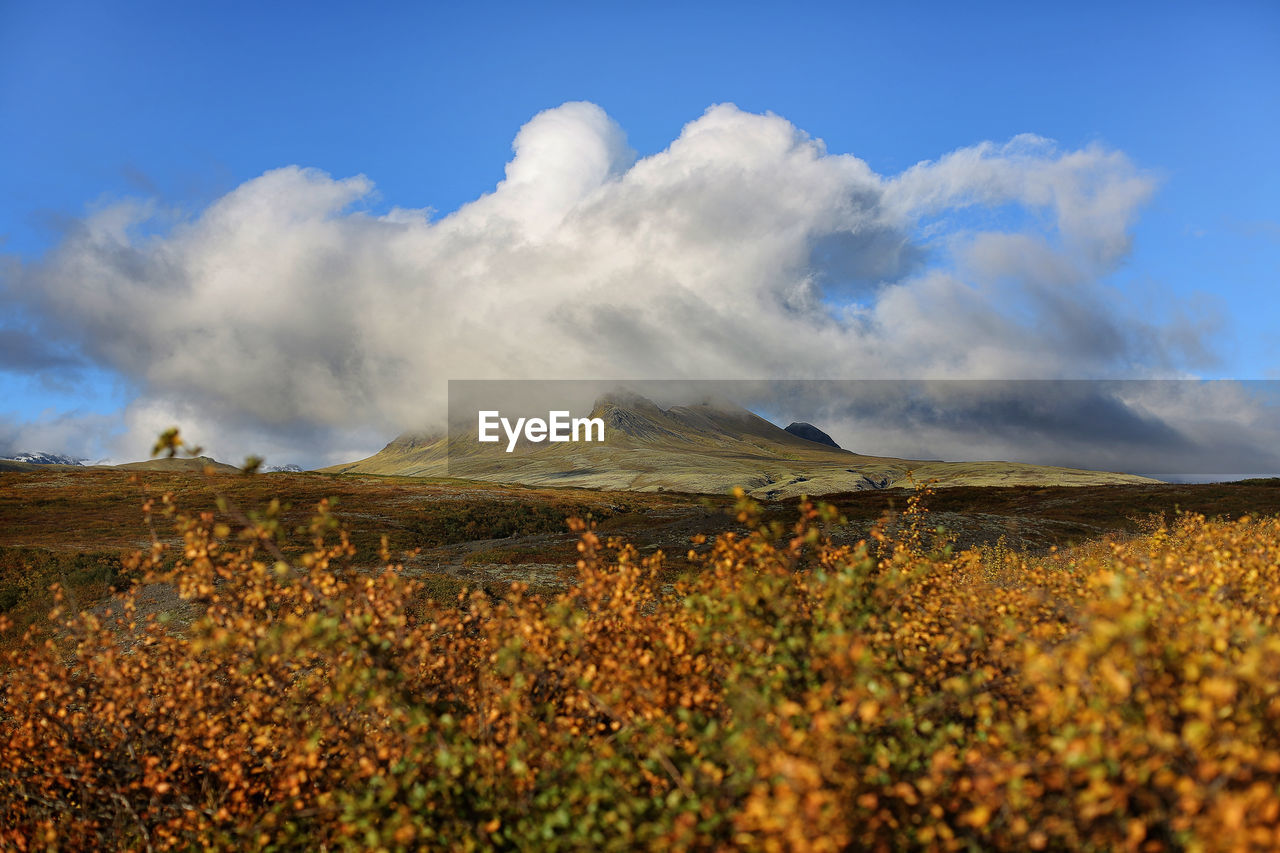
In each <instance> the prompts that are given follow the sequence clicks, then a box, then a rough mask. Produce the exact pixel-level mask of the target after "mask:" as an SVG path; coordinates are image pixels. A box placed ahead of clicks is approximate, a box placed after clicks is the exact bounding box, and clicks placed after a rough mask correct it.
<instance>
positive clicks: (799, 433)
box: [787, 421, 840, 450]
mask: <svg viewBox="0 0 1280 853" xmlns="http://www.w3.org/2000/svg"><path fill="white" fill-rule="evenodd" d="M787 432H789V433H791V434H792V435H794V436H796V437H797V438H803V439H804V440H805V441H812V442H816V443H817V444H825V445H827V446H828V447H834V448H835V449H836V450H839V449H840V445H838V444H836V443H835V440H834V439H832V438H831V436H829V435H827V434H826V433H825V432H823V431H822V430H820V429H818V428H817V427H816V426H814V425H813V424H809V423H805V422H804V421H796V422H794V423H793V424H791V426H789V427H787Z"/></svg>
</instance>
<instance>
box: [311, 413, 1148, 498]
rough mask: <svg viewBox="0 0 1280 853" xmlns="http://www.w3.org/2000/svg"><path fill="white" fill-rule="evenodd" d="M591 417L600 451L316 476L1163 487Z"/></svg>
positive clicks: (822, 489) (691, 423)
mask: <svg viewBox="0 0 1280 853" xmlns="http://www.w3.org/2000/svg"><path fill="white" fill-rule="evenodd" d="M589 417H592V418H600V419H601V420H602V421H603V422H604V425H605V430H604V437H605V440H604V441H603V442H592V443H588V442H561V443H553V442H549V441H546V442H541V443H535V442H530V441H527V440H525V439H524V438H521V439H519V440H518V441H517V442H516V444H515V447H514V451H513V452H510V453H508V452H507V439H506V437H505V436H504V434H503V433H502V432H501V431H499V436H500V438H499V440H498V441H497V442H494V443H481V442H480V441H479V430H478V425H477V428H471V429H466V430H456V431H455V432H454V434H452V435H450V436H442V435H432V434H426V433H406V434H404V435H401V436H399V437H397V438H396V439H394V440H393V441H391V442H390V443H388V444H387V446H386V447H384V448H383V449H382V450H380V451H378V452H377V453H375V454H374V455H373V456H370V457H368V458H367V459H362V460H359V461H357V462H351V463H348V464H345V465H334V466H332V467H329V468H324V469H321V470H322V471H324V472H327V473H335V474H342V473H351V474H382V475H396V476H409V477H445V476H449V477H455V478H461V479H468V480H486V481H490V482H499V483H521V484H525V485H531V486H576V487H580V488H594V489H618V490H634V491H662V490H670V491H681V492H701V493H712V494H724V493H725V492H728V491H729V490H731V489H732V488H733V487H735V486H741V487H743V488H744V489H746V490H747V491H748V493H750V494H751V495H752V496H754V497H760V498H786V497H792V496H795V495H799V494H809V495H824V494H833V493H836V492H850V491H860V490H863V489H882V488H888V487H893V486H905V485H909V484H911V483H913V482H914V483H925V482H929V481H930V480H936V481H937V485H941V486H959V485H1010V486H1012V485H1103V484H1111V483H1151V482H1156V481H1154V480H1150V479H1147V478H1144V477H1137V476H1133V475H1129V474H1112V473H1107V472H1099V471H1083V470H1079V469H1073V468H1056V467H1048V466H1038V465H1025V464H1021V463H1016V462H939V461H922V460H909V459H895V458H891V457H878V456H866V455H863V454H858V453H853V452H850V451H847V450H841V449H840V448H839V447H837V446H835V442H834V441H832V440H831V438H830V436H828V435H827V434H826V433H824V432H822V431H821V430H819V429H817V428H816V427H813V426H812V425H810V424H792V427H798V428H801V431H802V432H804V433H806V434H804V435H801V434H797V432H796V430H793V429H790V428H789V429H782V428H781V427H778V426H775V425H774V424H772V423H770V422H769V421H767V420H765V419H764V418H762V417H760V416H758V415H756V414H754V413H752V412H750V411H748V410H746V409H744V408H742V407H740V406H737V405H734V404H732V403H727V402H724V401H704V402H701V403H695V404H691V405H684V406H672V407H670V408H662V407H661V406H659V405H657V404H656V403H654V402H653V401H652V400H648V399H646V398H644V397H641V396H638V395H635V394H629V393H614V394H608V395H605V396H603V397H601V398H599V399H598V400H597V401H596V403H595V405H594V406H593V408H592V411H591V413H590V415H589ZM804 427H809V430H804V429H803V428H804ZM810 430H811V431H810ZM823 439H825V441H824V440H823Z"/></svg>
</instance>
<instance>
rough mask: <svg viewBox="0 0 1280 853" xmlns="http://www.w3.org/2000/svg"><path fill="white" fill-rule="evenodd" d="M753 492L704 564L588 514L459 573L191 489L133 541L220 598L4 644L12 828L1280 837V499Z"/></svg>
mask: <svg viewBox="0 0 1280 853" xmlns="http://www.w3.org/2000/svg"><path fill="white" fill-rule="evenodd" d="M739 497H740V500H739V504H738V507H737V511H738V513H739V519H740V521H742V522H743V523H744V524H745V525H746V529H747V530H749V531H751V532H748V533H745V534H735V533H726V534H722V535H721V536H720V537H718V538H717V539H716V540H715V542H714V543H712V546H711V548H710V550H709V551H705V552H704V553H700V554H697V555H690V557H689V559H690V560H694V561H696V562H697V564H698V565H699V567H700V571H698V572H696V573H693V574H691V575H689V576H688V577H687V579H685V580H682V581H681V582H679V583H677V584H674V585H672V584H670V583H668V582H667V581H668V579H669V578H668V576H667V575H666V574H665V573H664V572H663V557H662V555H661V554H658V555H655V556H651V557H641V556H640V555H639V554H638V553H637V551H636V550H635V549H634V548H632V547H630V546H628V545H627V544H626V543H624V542H620V541H613V540H602V539H601V537H600V536H599V535H598V533H597V532H596V531H595V530H593V529H592V527H591V525H590V524H588V523H586V522H583V521H581V520H577V521H574V522H573V524H574V525H575V529H576V530H578V532H579V533H580V534H581V539H580V543H579V546H578V547H579V551H580V554H579V557H580V559H579V560H578V561H577V573H578V575H577V581H576V583H575V584H573V585H572V586H571V587H569V588H568V589H567V590H565V591H564V592H562V593H558V594H555V595H544V596H533V595H530V594H529V593H528V590H527V589H526V588H524V587H522V586H521V585H519V584H514V585H512V586H511V587H510V589H508V590H504V591H502V593H501V594H497V593H496V592H495V591H493V590H490V591H489V592H487V593H486V592H484V591H476V592H474V593H469V594H468V593H463V594H462V595H460V596H458V597H455V596H454V593H455V589H456V588H455V587H454V586H453V585H451V584H448V583H443V582H441V581H439V580H433V581H432V586H431V587H430V588H424V587H423V585H422V584H420V583H418V582H416V581H414V580H412V579H408V578H405V577H404V576H403V573H402V572H401V571H399V570H398V569H397V567H395V566H392V565H384V567H383V568H382V569H381V570H379V571H376V572H369V571H367V570H365V571H361V570H358V569H357V568H356V567H357V566H359V565H367V563H366V564H361V563H357V562H356V561H355V560H354V558H355V556H356V555H355V553H354V551H355V549H354V548H353V547H352V546H351V544H350V542H349V541H348V540H347V538H346V536H345V534H344V533H343V531H342V530H341V529H340V528H339V526H338V525H337V523H336V521H335V520H334V518H333V516H332V513H331V512H330V511H329V508H328V506H327V505H325V504H321V505H320V507H319V508H318V511H317V513H316V516H315V518H314V520H313V521H312V523H311V527H310V537H311V547H310V550H309V551H308V552H307V553H305V554H304V555H302V556H301V557H297V558H286V555H285V554H284V552H282V551H281V550H280V548H279V547H278V545H277V544H276V540H277V539H278V537H279V535H280V526H279V524H278V507H276V508H275V509H273V508H272V507H267V508H266V509H265V510H263V511H262V512H260V513H258V514H254V515H249V514H245V515H244V516H240V515H238V514H237V513H234V512H230V511H229V510H230V508H228V507H226V506H223V507H220V509H219V511H217V512H214V511H201V512H187V511H184V510H183V509H181V508H179V507H178V506H177V504H176V503H175V501H174V499H173V498H172V496H171V495H167V496H165V497H163V498H160V499H158V500H156V501H155V502H154V503H151V504H148V506H147V507H146V511H147V512H148V513H149V514H151V515H157V516H162V517H164V518H165V519H167V520H169V521H171V522H172V523H173V524H174V525H175V526H176V529H177V531H178V533H179V534H180V536H181V539H182V545H181V546H180V547H179V548H177V549H176V553H174V552H173V551H174V549H171V548H169V547H168V546H166V545H165V544H164V542H163V541H162V540H160V539H157V541H156V543H155V544H154V545H153V547H152V548H151V550H150V551H148V552H140V553H137V554H134V555H132V556H131V557H130V558H128V559H127V560H125V565H124V571H125V574H126V575H127V576H128V577H134V578H137V579H138V581H139V583H140V584H151V585H154V584H170V585H173V586H174V587H176V589H177V590H178V592H179V594H180V595H181V596H182V597H183V598H184V599H186V600H188V601H190V602H192V603H194V604H196V605H198V612H199V615H198V616H197V617H196V618H194V619H193V620H190V621H179V620H172V619H171V620H168V621H166V619H165V617H164V615H163V614H161V615H153V616H150V617H147V618H143V617H141V616H139V615H138V610H137V607H138V605H137V595H138V589H135V590H133V591H131V592H130V593H126V594H124V595H121V596H119V597H118V598H116V599H114V600H113V603H112V605H111V607H110V612H105V611H97V612H81V613H76V612H72V611H73V610H74V608H69V607H66V608H64V610H63V611H60V612H56V613H55V618H56V620H57V622H56V625H57V628H56V630H46V631H45V632H44V633H43V634H41V635H37V634H35V633H30V634H29V635H28V638H27V642H26V643H25V645H24V646H22V647H21V648H20V649H19V650H15V651H12V652H10V653H8V654H7V655H6V657H5V658H4V661H3V668H4V679H3V686H2V687H0V842H3V843H4V844H5V845H6V846H9V847H14V848H17V849H116V848H126V849H172V848H182V849H187V848H193V847H194V848H213V849H242V848H270V849H306V850H318V849H349V850H373V849H387V850H399V849H419V848H427V849H453V850H470V849H529V848H538V849H635V848H664V849H669V848H675V849H711V848H743V849H774V850H783V849H791V850H837V849H849V848H854V849H862V848H866V849H883V850H898V849H939V850H960V849H1007V850H1025V849H1064V848H1076V849H1098V850H1103V849H1134V850H1163V849H1204V850H1214V849H1244V848H1246V847H1248V846H1250V845H1253V846H1256V847H1259V848H1268V847H1276V846H1280V835H1278V834H1277V832H1278V829H1280V795H1278V793H1277V792H1278V791H1280V787H1278V786H1280V725H1278V723H1280V719H1278V718H1280V634H1277V618H1278V615H1280V522H1277V521H1276V520H1275V519H1241V520H1238V521H1235V522H1208V521H1206V520H1205V519H1203V518H1201V517H1198V516H1184V517H1182V518H1180V519H1179V520H1178V521H1177V522H1176V523H1173V524H1171V525H1169V526H1158V527H1155V528H1154V529H1152V530H1150V531H1148V532H1147V533H1146V534H1145V535H1143V536H1140V537H1137V538H1133V539H1130V540H1128V541H1124V542H1110V543H1106V544H1105V545H1103V546H1100V547H1094V548H1091V549H1087V550H1082V551H1079V552H1077V551H1064V552H1060V553H1054V554H1050V555H1047V556H1043V557H1029V556H1027V555H1024V554H1019V553H1018V552H1016V551H1013V550H1011V549H1008V548H1002V547H996V548H989V549H986V550H983V551H966V552H962V553H954V552H953V551H952V549H951V548H950V547H949V546H947V544H946V542H945V540H944V539H939V538H938V537H937V536H935V534H934V531H933V530H932V529H931V526H930V524H929V521H928V513H927V511H926V508H925V506H924V505H923V504H922V502H921V501H920V500H919V499H918V498H917V499H916V500H913V501H912V502H911V504H910V505H909V506H908V507H907V509H906V512H905V513H904V514H903V515H902V517H900V518H899V519H898V521H897V523H896V524H895V525H894V527H893V530H894V531H895V532H894V533H893V535H892V536H890V535H888V534H886V533H885V532H884V531H883V529H877V530H875V531H873V534H872V537H871V538H870V540H869V541H867V542H861V543H859V544H857V545H852V546H850V545H845V546H837V545H834V544H833V543H832V542H831V540H830V539H829V538H828V536H827V533H828V532H829V531H830V530H831V529H832V528H833V527H836V526H838V525H839V524H840V519H839V518H837V517H836V515H835V513H834V511H833V510H831V509H830V508H827V507H823V506H819V505H814V504H813V503H810V502H807V501H805V502H802V503H801V505H800V510H799V517H798V519H797V521H796V523H795V524H794V525H793V526H789V527H787V526H783V525H781V524H779V523H777V522H772V523H768V524H766V523H762V522H761V520H760V516H759V513H758V508H757V507H755V506H754V505H753V504H752V503H751V502H750V501H748V500H747V499H745V498H742V497H741V496H739ZM233 517H234V518H236V519H239V521H238V522H237V523H236V524H231V523H229V521H228V519H229V518H233ZM381 558H382V560H383V562H384V564H385V563H387V562H389V559H388V556H387V555H386V553H385V549H384V553H383V554H382V555H381ZM140 588H141V587H139V589H140Z"/></svg>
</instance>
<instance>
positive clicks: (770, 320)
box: [0, 0, 1280, 466]
mask: <svg viewBox="0 0 1280 853" xmlns="http://www.w3.org/2000/svg"><path fill="white" fill-rule="evenodd" d="M690 5H692V4H664V3H650V4H643V5H638V6H635V7H625V8H624V7H623V6H621V5H619V4H586V3H545V4H524V3H521V4H517V3H509V4H508V3H487V4H448V5H446V4H420V3H414V4H408V3H406V4H396V3H373V4H331V3H316V2H312V3H287V2H284V3H272V4H260V3H255V4H250V3H234V2H219V3H216V4H215V3H202V2H190V3H181V4H174V3H130V2H124V3H113V4H100V3H83V4H81V3H58V2H40V3H35V2H12V0H0V134H2V138H3V139H4V143H3V145H2V146H0V152H2V153H0V455H4V454H6V453H13V452H17V451H36V450H40V451H48V452H60V453H68V454H71V455H75V456H78V457H84V458H88V459H92V460H98V459H111V460H114V461H126V460H129V459H138V458H144V457H145V456H146V455H147V451H148V450H149V448H150V445H151V443H152V441H153V440H154V437H155V436H156V434H158V433H159V432H160V431H161V430H162V429H164V428H165V427H167V426H171V425H180V426H181V427H182V429H183V431H184V434H186V435H188V436H190V437H191V438H192V439H193V440H195V441H197V442H199V443H201V444H203V445H204V446H205V447H206V448H207V449H208V450H209V451H210V452H211V453H213V454H214V455H217V456H219V457H220V458H225V459H228V460H232V461H236V460H238V459H239V458H242V457H243V456H244V455H246V454H249V453H256V454H260V455H264V456H266V457H267V458H268V461H269V462H276V463H280V464H283V463H289V462H292V463H298V464H303V465H305V466H312V465H321V464H327V463H337V462H343V461H350V460H351V459H354V458H359V457H360V456H363V455H367V454H368V453H370V452H373V451H375V450H377V449H378V448H379V447H380V446H381V445H382V444H384V443H385V442H386V441H387V440H389V439H390V438H391V437H393V436H394V435H395V434H397V433H398V432H400V431H403V430H411V429H428V428H431V427H432V426H433V425H434V424H436V423H438V421H439V420H440V419H441V418H442V416H443V412H442V411H441V409H442V403H443V400H444V398H445V391H446V383H447V381H448V380H449V379H459V378H586V377H591V378H615V377H616V378H696V379H709V378H785V379H864V378H911V379H940V378H998V379H1030V378H1035V379H1040V378H1052V379H1061V378H1066V379H1095V378H1151V377H1161V378H1170V377H1205V378H1231V379H1276V378H1280V344H1277V340H1278V339H1280V336H1276V335H1275V334H1273V330H1275V329H1276V328H1280V300H1277V299H1276V298H1275V296H1274V292H1275V285H1276V278H1277V270H1280V169H1278V168H1277V167H1276V159H1275V157H1276V142H1275V141H1276V139H1277V138H1280V5H1278V4H1276V3H1274V2H1265V0H1259V2H1223V3H1197V4H1187V3H1176V2H1174V3H1169V2H1162V3H1141V2H1136V3H1126V4H1113V3H1087V2H1086V3H1070V4H1025V3H981V2H976V3H966V4H954V3H923V2H915V3H912V2H904V3H894V4H887V3H884V4H859V3H830V4H823V3H809V4H806V3H792V4H787V5H785V6H784V5H782V4H773V5H766V4H752V3H742V2H735V3H701V4H696V5H693V8H690Z"/></svg>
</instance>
